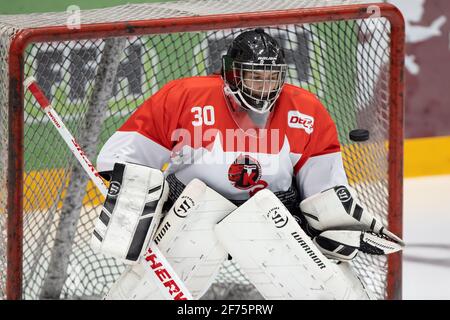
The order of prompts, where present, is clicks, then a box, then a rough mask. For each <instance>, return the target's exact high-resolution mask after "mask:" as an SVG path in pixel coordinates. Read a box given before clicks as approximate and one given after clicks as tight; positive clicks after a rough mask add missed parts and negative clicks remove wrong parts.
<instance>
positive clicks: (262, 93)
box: [92, 29, 403, 299]
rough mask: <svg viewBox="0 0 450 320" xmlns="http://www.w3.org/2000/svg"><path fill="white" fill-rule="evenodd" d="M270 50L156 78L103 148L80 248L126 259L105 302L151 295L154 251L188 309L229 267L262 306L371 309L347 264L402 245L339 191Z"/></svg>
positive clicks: (240, 41) (326, 128)
mask: <svg viewBox="0 0 450 320" xmlns="http://www.w3.org/2000/svg"><path fill="white" fill-rule="evenodd" d="M287 72H288V66H287V64H286V61H285V57H284V53H283V50H282V49H281V47H280V46H279V44H278V43H277V42H276V41H275V40H274V38H272V37H271V36H270V35H269V34H267V33H266V32H264V30H262V29H255V30H247V31H244V32H242V33H241V34H240V35H239V36H237V37H236V38H235V39H234V40H233V42H232V43H231V45H230V47H229V49H228V52H227V53H226V54H225V55H224V56H223V64H222V70H221V73H219V74H214V75H210V76H201V77H191V78H183V79H178V80H174V81H171V82H169V83H168V84H166V85H165V86H164V87H162V88H161V90H160V91H158V92H157V93H156V94H154V95H153V96H151V97H150V98H149V99H147V100H146V101H145V102H144V103H143V104H142V105H141V106H140V107H139V108H138V109H137V110H136V111H135V112H134V113H133V114H132V115H131V117H130V118H129V119H128V120H127V121H126V122H125V123H124V124H123V125H122V126H121V127H120V128H119V129H118V131H117V132H115V133H114V134H113V135H112V136H111V137H110V138H109V140H108V141H107V142H106V143H105V145H104V146H103V148H102V150H101V152H100V154H99V156H98V159H97V166H98V170H99V171H100V172H102V175H103V176H105V177H108V178H109V179H110V186H109V191H108V196H107V199H106V201H105V204H104V206H103V211H102V213H101V215H100V216H99V219H98V221H97V223H96V226H95V230H94V232H93V236H92V246H93V247H94V248H95V249H96V250H97V252H102V253H104V254H107V255H109V256H113V257H116V258H117V259H120V260H122V261H126V262H128V263H129V266H128V268H127V270H126V271H125V272H124V273H123V274H122V276H121V277H120V279H119V280H118V281H117V282H116V283H115V284H114V285H113V286H112V288H111V289H110V292H109V293H108V295H107V296H106V298H107V299H162V296H161V294H160V293H159V292H158V289H157V287H156V286H155V284H154V283H152V281H151V280H150V279H149V278H148V277H146V274H145V273H146V267H145V264H146V263H148V262H149V261H151V256H149V255H148V251H146V249H147V248H148V245H149V243H152V242H154V243H156V244H157V246H158V248H159V249H160V250H161V252H162V254H163V255H164V256H165V257H166V258H167V260H168V262H169V263H170V264H171V265H172V267H173V269H174V270H175V272H176V273H177V275H178V276H179V277H180V278H181V280H182V281H183V282H184V283H185V285H186V287H187V288H188V290H189V291H190V292H191V294H192V296H193V297H194V298H196V299H199V298H201V297H202V296H203V294H204V293H205V292H206V290H207V289H208V288H209V286H210V285H211V283H212V281H213V280H214V278H215V276H216V275H217V273H218V272H219V269H220V266H221V265H222V263H223V262H224V261H225V260H226V259H227V258H229V257H231V258H232V259H233V260H235V261H236V262H237V264H238V265H239V266H240V267H241V269H242V271H243V272H244V273H245V275H246V276H247V277H248V279H249V280H250V281H251V282H252V283H253V284H254V285H255V287H256V288H257V290H258V291H259V292H260V293H261V295H262V296H263V297H264V298H266V299H370V298H371V297H372V295H371V293H370V291H369V290H368V288H365V287H364V286H363V284H362V282H361V281H360V280H359V279H358V277H357V276H356V275H355V273H354V270H352V268H351V264H350V263H349V262H351V261H352V259H354V258H355V257H356V256H357V255H358V253H359V252H364V253H369V254H380V255H386V254H390V253H393V252H396V251H398V250H401V249H402V247H403V242H402V240H401V239H400V238H398V237H397V236H396V235H394V234H392V233H391V232H389V231H388V230H387V229H386V227H385V226H383V225H382V223H381V222H380V221H378V220H377V219H376V218H375V216H374V215H373V214H372V213H370V212H368V210H366V209H365V207H364V205H363V204H362V203H361V201H360V200H359V199H358V195H357V194H356V192H355V190H354V189H353V188H352V187H350V186H349V183H348V181H347V177H346V173H345V171H344V167H343V161H342V157H341V152H340V144H339V141H338V135H337V130H336V126H335V124H334V123H333V121H332V119H331V117H330V115H329V114H328V112H327V110H326V108H325V107H324V106H323V105H322V103H321V102H320V101H319V100H318V98H317V97H316V96H314V95H313V94H312V93H310V92H308V91H306V90H304V89H301V88H299V87H296V86H293V85H291V84H288V83H285V79H286V73H287Z"/></svg>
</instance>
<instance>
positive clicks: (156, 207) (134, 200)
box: [91, 163, 169, 263]
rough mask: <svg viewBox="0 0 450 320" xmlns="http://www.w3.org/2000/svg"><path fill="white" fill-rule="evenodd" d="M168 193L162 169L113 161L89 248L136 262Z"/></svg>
mask: <svg viewBox="0 0 450 320" xmlns="http://www.w3.org/2000/svg"><path fill="white" fill-rule="evenodd" d="M168 193H169V187H168V184H167V182H166V181H165V178H164V174H163V173H162V171H160V170H157V169H153V168H149V167H146V166H142V165H138V164H133V163H126V164H124V163H116V164H115V165H114V170H113V173H112V178H111V182H110V185H109V188H108V193H107V195H106V200H105V202H104V205H103V208H102V211H101V213H100V215H99V217H98V219H97V221H96V223H95V228H94V231H93V235H92V237H91V247H92V248H93V249H94V251H96V252H97V253H99V252H100V253H103V254H105V255H107V256H111V257H114V258H117V259H119V260H121V261H123V262H125V263H135V262H136V261H137V260H138V259H139V257H140V256H142V254H143V253H144V251H145V249H146V246H147V244H148V243H149V240H150V237H151V236H152V234H153V233H154V231H155V230H156V228H157V227H158V225H159V222H160V221H161V214H162V207H163V204H164V202H165V201H166V200H167V197H168Z"/></svg>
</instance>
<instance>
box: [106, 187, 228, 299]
mask: <svg viewBox="0 0 450 320" xmlns="http://www.w3.org/2000/svg"><path fill="white" fill-rule="evenodd" d="M235 209H236V206H235V205H234V204H233V203H231V202H230V201H228V200H227V199H225V198H224V197H222V196H221V195H220V194H218V193H217V192H215V191H214V190H212V189H211V188H209V187H208V186H206V184H204V183H203V182H202V181H200V180H198V179H194V180H192V181H191V182H190V183H189V184H188V185H187V186H186V188H185V189H184V190H183V192H182V193H181V195H180V197H179V198H178V199H177V200H176V201H175V203H174V205H173V206H172V208H171V209H170V210H169V212H167V214H166V216H165V217H164V219H163V221H162V222H161V224H160V226H159V228H158V230H157V232H156V235H155V237H154V239H153V241H154V242H155V243H156V244H157V247H158V248H159V250H160V251H161V253H162V254H163V256H164V257H165V258H166V259H167V260H168V262H169V263H170V265H171V266H172V267H173V269H174V271H175V272H176V273H177V275H178V276H179V277H180V279H181V280H182V281H183V282H184V284H185V285H186V287H187V288H188V290H189V291H190V292H191V294H192V296H193V297H194V299H198V298H200V297H201V296H202V295H203V294H204V293H205V292H206V290H207V289H208V288H209V286H210V285H211V283H212V281H213V280H214V278H215V277H216V275H217V273H218V272H219V270H220V266H221V265H222V263H223V262H224V260H225V259H226V258H227V256H228V253H227V252H226V251H225V249H224V248H223V247H222V245H221V244H220V243H219V242H218V240H217V237H216V235H215V232H214V226H215V225H216V224H217V222H218V221H220V220H221V219H223V218H224V217H225V216H226V215H228V214H229V213H230V212H231V211H233V210H235ZM148 258H149V255H148V254H147V255H145V256H144V258H143V259H141V261H140V263H139V264H138V265H136V266H132V267H130V268H129V269H128V270H127V271H126V272H125V273H124V274H123V275H122V277H121V279H120V280H119V281H118V282H117V283H116V284H115V285H114V287H113V288H112V290H111V291H110V293H109V294H108V297H107V298H108V299H148V300H154V299H161V298H162V297H161V294H160V293H159V292H158V290H156V287H155V284H153V283H152V282H151V278H149V277H145V276H144V272H145V271H146V270H149V268H151V266H152V265H154V262H153V261H152V260H151V259H148ZM130 283H131V284H130Z"/></svg>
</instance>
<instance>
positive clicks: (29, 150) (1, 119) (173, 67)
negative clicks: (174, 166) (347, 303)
mask: <svg viewBox="0 0 450 320" xmlns="http://www.w3.org/2000/svg"><path fill="white" fill-rule="evenodd" d="M237 3H239V4H238V5H237ZM255 12H256V13H255ZM73 15H74V13H73V12H69V13H67V12H66V13H47V14H33V15H18V16H0V21H1V22H0V69H1V71H2V72H1V73H0V139H1V142H0V153H1V159H2V160H1V163H0V186H1V188H2V192H0V210H1V211H0V298H10V299H17V298H23V299H39V298H42V297H43V296H42V294H43V291H46V292H48V291H50V292H52V293H51V295H50V296H52V295H53V297H54V298H60V299H80V298H84V299H89V298H94V299H95V298H100V297H102V295H104V294H105V293H106V292H107V290H108V289H109V287H110V286H111V284H112V283H113V282H114V281H115V280H116V279H117V278H118V276H119V275H120V274H121V272H122V271H123V270H124V265H122V264H120V263H117V262H116V261H115V260H114V259H110V258H105V257H103V256H99V255H96V254H94V253H93V251H92V250H91V249H90V247H89V244H88V243H89V239H90V237H91V232H92V230H93V221H94V220H95V218H96V217H97V215H98V214H99V207H100V206H101V204H102V201H103V199H102V198H101V196H100V194H99V192H98V191H97V190H96V189H95V187H94V186H93V185H92V184H91V183H90V182H89V181H88V178H87V177H86V175H85V173H84V172H83V171H82V170H81V169H80V168H79V165H78V163H77V162H76V160H75V158H74V157H73V156H72V154H71V153H70V151H69V149H68V148H67V147H66V146H65V145H64V142H63V141H62V139H61V138H60V137H59V135H58V134H57V132H56V130H54V128H52V125H51V123H49V121H48V120H47V118H46V116H45V115H44V114H43V112H42V110H40V109H39V107H38V105H37V104H36V101H35V100H34V98H33V97H32V96H31V95H30V94H28V93H23V87H21V83H22V81H23V79H24V78H26V77H28V76H34V77H35V78H36V79H37V81H38V83H39V85H40V86H41V87H42V88H43V89H44V91H45V93H46V95H47V96H48V97H49V98H50V99H51V101H52V103H53V106H54V107H55V109H56V110H57V112H58V113H59V115H60V116H61V118H62V119H63V121H64V122H65V124H66V125H67V127H68V128H69V130H70V131H71V132H72V133H73V134H74V136H75V137H76V139H77V141H79V142H80V143H81V144H82V146H83V148H84V149H85V152H86V154H87V155H88V157H89V158H90V159H91V160H92V161H94V160H95V158H96V155H97V153H98V151H99V149H100V148H101V146H102V145H103V144H104V142H105V141H106V140H107V139H108V137H109V136H111V135H112V133H113V132H114V131H115V130H116V129H117V128H118V127H119V126H120V125H121V124H122V123H123V122H124V121H125V120H126V119H127V117H128V116H129V115H130V114H131V113H132V112H133V110H135V109H136V108H137V107H138V106H139V105H140V104H141V103H142V102H143V101H144V100H145V99H146V98H148V97H149V96H150V95H152V94H153V93H155V92H156V91H157V90H158V89H159V88H161V86H162V85H164V84H165V83H167V82H168V81H170V80H173V79H176V78H180V77H187V76H193V75H207V74H210V73H213V72H214V71H217V70H219V69H220V65H221V55H222V54H223V53H224V52H225V50H226V48H227V46H228V45H229V44H230V42H231V40H232V39H233V37H234V36H235V35H236V34H237V33H239V32H241V31H242V30H246V29H247V28H250V27H255V26H264V27H265V29H266V30H267V31H268V32H269V33H270V34H271V35H272V36H274V37H275V38H276V39H277V40H278V41H279V42H280V43H281V45H282V46H283V48H284V50H285V52H286V57H287V62H288V64H289V72H288V80H287V81H288V82H289V83H292V84H295V85H298V86H301V87H303V88H306V89H308V90H309V91H311V92H313V93H315V94H316V95H317V96H318V97H319V98H320V99H321V101H322V102H323V103H324V105H325V106H326V107H327V108H328V110H329V112H330V114H331V115H332V117H333V118H334V120H335V122H336V124H337V127H338V131H339V138H340V142H341V144H342V146H343V156H344V161H345V167H346V171H347V174H348V176H349V180H350V182H351V184H352V185H353V186H354V187H355V189H356V190H357V192H358V194H359V196H360V198H361V201H362V202H363V203H364V205H365V206H366V207H367V208H368V210H370V211H371V212H373V213H374V214H376V215H377V216H378V218H380V219H381V221H383V222H384V223H385V224H386V225H389V228H390V229H391V230H392V231H393V232H395V233H396V234H398V235H401V187H402V186H401V178H402V176H401V174H402V173H401V166H402V164H401V156H402V153H401V152H402V151H401V150H402V143H401V140H402V125H403V124H402V116H401V114H402V105H401V103H402V100H401V95H402V90H401V82H400V80H401V72H402V71H401V65H402V59H403V51H402V50H403V47H402V41H403V40H402V30H403V29H402V28H403V27H402V21H401V18H399V15H398V13H397V11H396V10H395V9H394V8H393V7H391V6H389V5H385V4H379V5H368V4H364V3H363V1H345V0H334V1H324V0H317V1H311V0H308V1H302V0H297V1H294V0H286V1H283V0H271V1H262V0H252V1H239V2H236V1H232V0H222V1H212V0H205V1H200V0H189V1H183V2H168V3H154V4H142V5H126V6H119V7H114V8H107V9H99V10H89V11H81V12H80V15H79V17H80V18H81V24H82V25H81V28H80V29H73V26H71V28H68V27H67V23H68V22H70V21H71V19H74V16H73ZM149 19H150V20H149ZM125 21H126V22H127V23H124V22H125ZM30 30H31V31H30ZM20 37H22V38H27V37H28V38H27V39H28V40H27V41H24V42H20V41H18V40H17V39H18V38H20ZM23 43H25V44H26V45H25V44H23ZM21 61H23V64H21ZM108 77H109V79H110V81H111V79H112V83H113V85H108V82H107V81H106V80H105V79H108ZM111 77H112V78H111ZM110 83H111V82H110ZM355 128H364V129H367V130H369V132H370V139H369V140H368V141H366V142H359V143H357V142H354V141H352V140H350V139H349V132H350V131H351V130H352V129H355ZM22 132H23V133H22ZM22 145H23V149H22V148H21V146H22ZM22 162H23V165H22ZM400 259H401V256H400V254H395V255H393V256H391V257H390V258H389V259H387V258H386V257H383V256H371V255H364V254H360V255H359V256H358V257H357V259H356V260H355V261H354V262H353V264H354V268H355V270H356V271H357V273H358V275H359V276H360V277H361V278H362V280H363V282H364V284H365V285H366V286H367V287H368V288H370V289H371V290H372V291H373V292H375V294H376V296H377V297H378V298H379V299H385V298H399V297H400V283H401V282H400V281H401V260H400ZM49 278H52V279H57V281H56V283H59V284H57V285H54V283H55V282H53V285H49V283H50V282H49V280H48V279H49ZM44 288H45V289H44ZM259 297H260V296H259V294H258V292H257V291H256V290H255V289H254V287H253V286H252V285H251V284H250V282H249V281H248V280H247V278H246V277H245V275H244V274H243V273H242V272H241V271H240V269H239V266H238V265H236V264H235V263H233V262H232V261H227V262H226V263H225V264H224V265H223V267H222V269H221V272H220V274H219V276H218V277H217V279H216V280H215V283H214V285H213V287H212V288H211V289H210V290H209V291H208V293H207V294H206V296H205V297H204V298H205V299H230V298H231V299H233V298H234V299H256V298H259Z"/></svg>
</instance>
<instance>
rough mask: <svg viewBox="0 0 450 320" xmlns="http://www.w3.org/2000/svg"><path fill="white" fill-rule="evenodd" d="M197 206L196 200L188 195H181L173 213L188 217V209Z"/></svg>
mask: <svg viewBox="0 0 450 320" xmlns="http://www.w3.org/2000/svg"><path fill="white" fill-rule="evenodd" d="M193 207H195V203H194V200H192V199H191V198H190V197H188V196H181V197H180V198H179V199H178V200H177V202H175V206H174V208H173V213H175V214H176V215H177V216H178V217H180V218H186V216H187V215H188V211H189V210H190V209H191V208H193Z"/></svg>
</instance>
